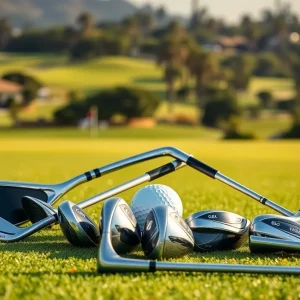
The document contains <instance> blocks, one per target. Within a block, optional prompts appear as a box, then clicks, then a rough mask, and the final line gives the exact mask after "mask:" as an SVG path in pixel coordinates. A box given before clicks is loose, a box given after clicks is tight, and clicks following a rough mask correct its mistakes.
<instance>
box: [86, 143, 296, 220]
mask: <svg viewBox="0 0 300 300" xmlns="http://www.w3.org/2000/svg"><path fill="white" fill-rule="evenodd" d="M162 156H171V157H173V158H176V159H178V160H180V161H182V162H185V163H186V164H187V165H189V166H190V167H192V168H194V169H196V170H198V171H199V172H201V173H203V174H205V175H207V176H209V177H211V178H213V179H217V180H219V181H222V182H223V183H225V184H227V185H229V186H231V187H233V188H234V189H236V190H238V191H240V192H242V193H243V194H245V195H247V196H249V197H251V198H253V199H255V200H257V201H259V202H260V203H262V204H264V205H266V206H268V207H270V208H272V209H273V210H275V211H277V212H279V213H280V214H282V215H284V216H293V215H294V213H293V212H291V211H289V210H287V209H285V208H283V207H281V206H280V205H278V204H276V203H274V202H273V201H271V200H269V199H267V198H265V197H263V196H262V195H259V194H258V193H256V192H254V191H252V190H250V189H249V188H247V187H245V186H243V185H241V184H239V183H238V182H236V181H234V180H232V179H230V178H229V177H227V176H225V175H223V174H221V173H220V172H219V171H218V170H216V169H214V168H213V167H211V166H209V165H206V164H205V163H203V162H201V161H199V160H197V159H195V158H193V157H192V156H191V155H189V154H187V153H185V152H183V151H181V150H179V149H176V148H173V147H164V148H158V149H155V150H152V151H148V152H144V153H141V154H138V155H135V156H132V157H129V158H126V159H123V160H121V161H118V162H115V163H112V164H110V165H107V166H105V167H102V168H99V169H95V170H93V171H91V172H87V173H85V179H84V178H81V179H82V180H92V179H94V178H97V177H100V176H101V175H103V174H107V173H110V172H112V171H115V170H118V169H121V168H124V167H125V166H130V165H133V164H135V163H138V162H143V161H146V160H149V159H153V158H157V157H162ZM88 173H89V174H88ZM87 174H88V175H87Z"/></svg>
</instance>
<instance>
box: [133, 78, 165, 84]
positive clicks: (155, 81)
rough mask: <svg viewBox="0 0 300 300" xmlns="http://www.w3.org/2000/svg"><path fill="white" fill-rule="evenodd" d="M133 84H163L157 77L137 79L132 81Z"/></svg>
mask: <svg viewBox="0 0 300 300" xmlns="http://www.w3.org/2000/svg"><path fill="white" fill-rule="evenodd" d="M133 82H134V83H141V84H145V83H163V80H162V79H161V78H157V77H137V78H134V79H133Z"/></svg>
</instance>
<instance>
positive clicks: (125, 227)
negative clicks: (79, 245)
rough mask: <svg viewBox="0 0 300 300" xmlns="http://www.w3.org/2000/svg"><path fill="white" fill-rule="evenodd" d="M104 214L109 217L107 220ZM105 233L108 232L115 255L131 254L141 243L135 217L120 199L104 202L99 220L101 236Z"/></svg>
mask: <svg viewBox="0 0 300 300" xmlns="http://www.w3.org/2000/svg"><path fill="white" fill-rule="evenodd" d="M106 214H107V215H109V219H107V218H106ZM106 220H107V222H108V223H107V224H106V223H105V221H106ZM107 228H109V230H108V229H107ZM106 231H109V234H110V240H111V244H112V247H113V249H114V251H115V252H116V253H117V254H125V253H129V252H132V251H133V250H135V249H136V247H137V246H138V245H139V243H140V241H141V238H140V236H141V235H140V229H139V226H138V224H137V221H136V219H135V216H134V214H133V212H132V211H131V209H130V207H129V206H128V204H127V203H126V202H125V201H124V200H123V199H121V198H112V199H109V200H107V201H105V202H104V205H103V208H102V212H101V218H100V232H101V235H102V234H103V233H104V232H106Z"/></svg>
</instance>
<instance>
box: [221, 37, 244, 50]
mask: <svg viewBox="0 0 300 300" xmlns="http://www.w3.org/2000/svg"><path fill="white" fill-rule="evenodd" d="M218 42H219V43H220V44H221V45H222V46H223V47H229V48H234V47H237V46H239V45H244V44H246V43H247V38H246V37H244V36H233V37H228V36H221V37H219V39H218Z"/></svg>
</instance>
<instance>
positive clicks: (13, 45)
mask: <svg viewBox="0 0 300 300" xmlns="http://www.w3.org/2000/svg"><path fill="white" fill-rule="evenodd" d="M24 129H26V131H24ZM13 131H14V132H20V131H22V132H25V133H29V132H30V133H31V134H41V133H42V134H43V135H44V134H50V135H51V134H52V135H54V136H58V135H64V136H81V137H84V136H92V137H122V138H123V137H139V136H140V137H143V138H147V137H153V138H158V137H160V138H164V137H168V138H170V137H171V138H172V137H198V138H206V139H283V138H300V3H299V1H293V0H289V1H288V0H285V1H284V0H282V1H281V0H260V1H259V0H254V1H251V2H250V1H247V0H239V1H237V0H227V1H220V0H205V1H204V0H188V1H182V0H152V1H146V0H131V1H130V0H52V1H45V0H26V1H24V0H1V1H0V132H1V133H2V134H5V133H9V134H11V133H12V132H13Z"/></svg>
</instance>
